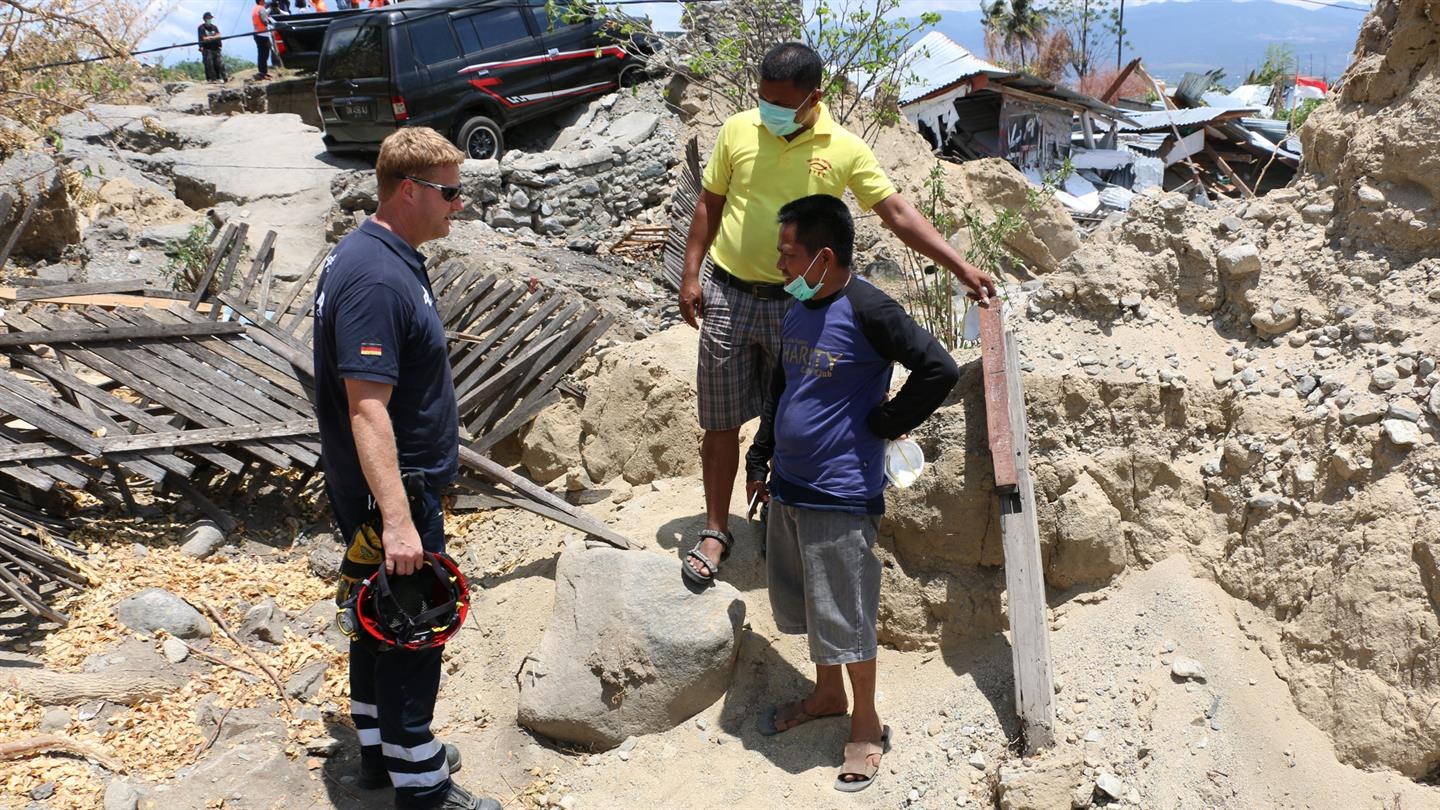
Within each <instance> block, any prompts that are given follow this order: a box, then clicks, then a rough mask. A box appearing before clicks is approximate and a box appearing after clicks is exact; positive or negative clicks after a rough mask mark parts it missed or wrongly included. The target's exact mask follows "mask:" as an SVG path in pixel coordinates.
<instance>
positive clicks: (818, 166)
mask: <svg viewBox="0 0 1440 810" xmlns="http://www.w3.org/2000/svg"><path fill="white" fill-rule="evenodd" d="M809 163H810V173H811V174H813V175H815V176H816V177H821V178H823V177H824V176H825V175H826V174H829V173H830V170H831V169H832V168H834V167H833V166H831V165H830V161H828V160H826V159H825V158H818V157H813V158H810V161H809Z"/></svg>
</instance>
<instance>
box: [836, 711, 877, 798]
mask: <svg viewBox="0 0 1440 810" xmlns="http://www.w3.org/2000/svg"><path fill="white" fill-rule="evenodd" d="M889 751H890V727H889V726H885V731H884V732H882V733H881V735H880V742H878V743H873V742H852V743H845V764H844V765H842V766H840V775H839V776H837V777H835V789H836V790H838V791H840V792H841V793H859V792H860V791H862V790H864V789H865V788H868V787H870V786H871V785H872V784H874V783H875V777H876V776H878V775H879V774H880V761H879V760H878V759H877V760H875V761H874V762H873V763H872V762H871V760H870V758H871V757H874V756H876V755H877V754H878V755H880V756H882V757H883V756H884V755H885V754H886V753H888V752H889ZM847 776H858V777H860V778H859V779H856V780H854V781H853V782H847V781H845V777H847Z"/></svg>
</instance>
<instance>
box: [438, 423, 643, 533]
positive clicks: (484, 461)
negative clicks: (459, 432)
mask: <svg viewBox="0 0 1440 810" xmlns="http://www.w3.org/2000/svg"><path fill="white" fill-rule="evenodd" d="M460 463H461V464H463V465H464V466H466V467H469V468H470V469H472V470H474V471H475V472H477V473H479V474H481V475H483V476H485V477H486V478H489V479H490V480H492V481H496V482H498V483H501V484H504V485H505V486H507V487H510V488H511V489H512V490H514V491H515V492H517V493H519V494H521V495H525V496H527V497H528V498H530V499H531V500H533V501H536V502H538V503H539V504H541V505H543V506H548V507H550V508H551V509H553V510H555V511H557V512H560V513H561V514H563V515H565V516H566V517H567V518H568V519H567V520H564V521H561V522H562V523H564V524H565V525H566V526H569V527H571V528H573V529H578V530H579V531H582V532H587V533H589V534H593V535H594V536H596V537H597V538H599V539H601V540H604V541H605V542H607V543H609V544H610V545H612V546H615V547H616V548H624V549H628V548H630V541H629V540H626V539H625V537H624V536H623V535H620V534H618V533H616V532H615V530H614V529H611V528H610V527H609V526H606V525H605V524H604V523H601V522H600V521H598V520H596V519H595V518H593V517H590V516H589V515H587V514H585V513H584V512H581V511H579V510H578V509H576V508H575V507H573V506H571V505H570V504H568V503H566V502H565V501H564V500H563V499H561V498H558V497H556V496H555V495H552V494H551V493H550V492H548V491H546V490H545V489H544V488H542V487H541V486H540V485H538V484H536V483H535V482H534V481H530V480H529V479H526V478H523V477H521V476H519V475H516V474H515V473H512V472H510V471H509V470H507V469H505V468H504V467H502V466H500V465H499V464H496V463H495V462H493V461H491V460H490V459H488V458H486V457H485V456H482V455H480V454H479V453H477V452H475V451H474V450H471V449H470V448H469V447H466V446H465V445H464V444H462V445H460ZM556 519H557V520H558V518H556Z"/></svg>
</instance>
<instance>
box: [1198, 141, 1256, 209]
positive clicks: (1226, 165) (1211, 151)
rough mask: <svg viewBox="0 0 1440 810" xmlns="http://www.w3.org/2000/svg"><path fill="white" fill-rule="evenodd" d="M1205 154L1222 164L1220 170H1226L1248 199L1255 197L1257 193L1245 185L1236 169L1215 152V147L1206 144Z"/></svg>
mask: <svg viewBox="0 0 1440 810" xmlns="http://www.w3.org/2000/svg"><path fill="white" fill-rule="evenodd" d="M1205 154H1207V155H1209V156H1210V159H1211V160H1213V161H1215V162H1216V163H1218V164H1220V168H1222V169H1224V170H1225V173H1226V174H1228V175H1230V179H1231V180H1233V181H1234V182H1235V185H1237V186H1239V187H1240V190H1241V191H1242V192H1244V193H1245V196H1246V197H1249V198H1251V199H1253V198H1254V197H1255V192H1253V191H1251V190H1250V187H1249V186H1247V185H1245V181H1244V180H1241V179H1240V175H1239V174H1238V173H1236V171H1235V170H1234V169H1232V168H1230V164H1229V163H1226V162H1225V158H1223V157H1220V155H1219V153H1217V152H1216V151H1215V147H1213V146H1211V145H1210V144H1208V143H1207V144H1205Z"/></svg>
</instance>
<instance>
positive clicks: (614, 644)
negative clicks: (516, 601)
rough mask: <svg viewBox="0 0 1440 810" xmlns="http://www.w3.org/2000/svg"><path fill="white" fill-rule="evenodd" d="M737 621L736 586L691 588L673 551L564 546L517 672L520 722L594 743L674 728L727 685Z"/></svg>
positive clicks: (741, 611)
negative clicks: (538, 625) (541, 630)
mask: <svg viewBox="0 0 1440 810" xmlns="http://www.w3.org/2000/svg"><path fill="white" fill-rule="evenodd" d="M744 620H745V603H744V602H743V601H742V600H741V599H740V594H739V592H738V591H736V590H735V589H734V588H733V587H731V586H730V585H728V584H725V583H723V582H721V583H718V584H717V585H716V586H715V587H713V588H711V589H709V590H707V591H705V592H703V593H700V594H696V593H692V592H691V591H690V590H689V589H688V588H686V587H685V584H684V581H683V579H682V578H681V576H680V571H679V568H678V566H677V565H676V563H675V559H674V558H673V557H669V556H664V555H660V554H652V553H648V552H643V551H620V550H617V549H609V548H599V549H589V550H586V549H584V548H582V547H580V546H578V545H576V546H571V547H570V548H567V549H566V550H565V551H564V552H563V553H562V554H561V555H560V560H559V563H558V565H557V566H556V569H555V606H554V609H553V611H552V613H551V616H550V625H549V626H548V627H547V628H546V629H545V635H544V636H543V637H542V638H541V639H540V646H539V648H538V649H537V650H536V651H535V652H534V653H533V654H532V655H531V656H530V657H529V658H528V659H527V660H526V664H525V666H524V668H523V669H522V670H521V672H520V710H519V720H520V723H521V725H523V726H525V727H526V728H529V729H530V730H532V731H535V732H537V733H539V734H543V735H545V736H547V737H552V738H555V739H558V740H564V741H566V742H569V743H574V744H577V745H584V746H589V747H593V748H598V749H609V748H613V747H614V746H616V745H619V744H620V743H621V742H623V741H624V740H625V738H626V737H629V736H632V735H640V734H652V733H656V732H660V731H665V730H667V729H670V728H674V727H675V726H676V725H678V724H680V723H681V722H683V721H684V720H685V719H686V718H688V717H690V716H692V715H694V714H695V713H697V712H699V711H701V710H702V709H704V708H705V707H706V706H709V705H710V704H711V703H714V702H715V701H716V700H718V699H719V698H720V696H721V695H723V694H725V690H726V689H727V688H729V686H730V679H731V676H732V674H733V671H734V666H735V657H736V654H737V652H738V650H739V635H740V628H741V626H742V625H743V623H744Z"/></svg>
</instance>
